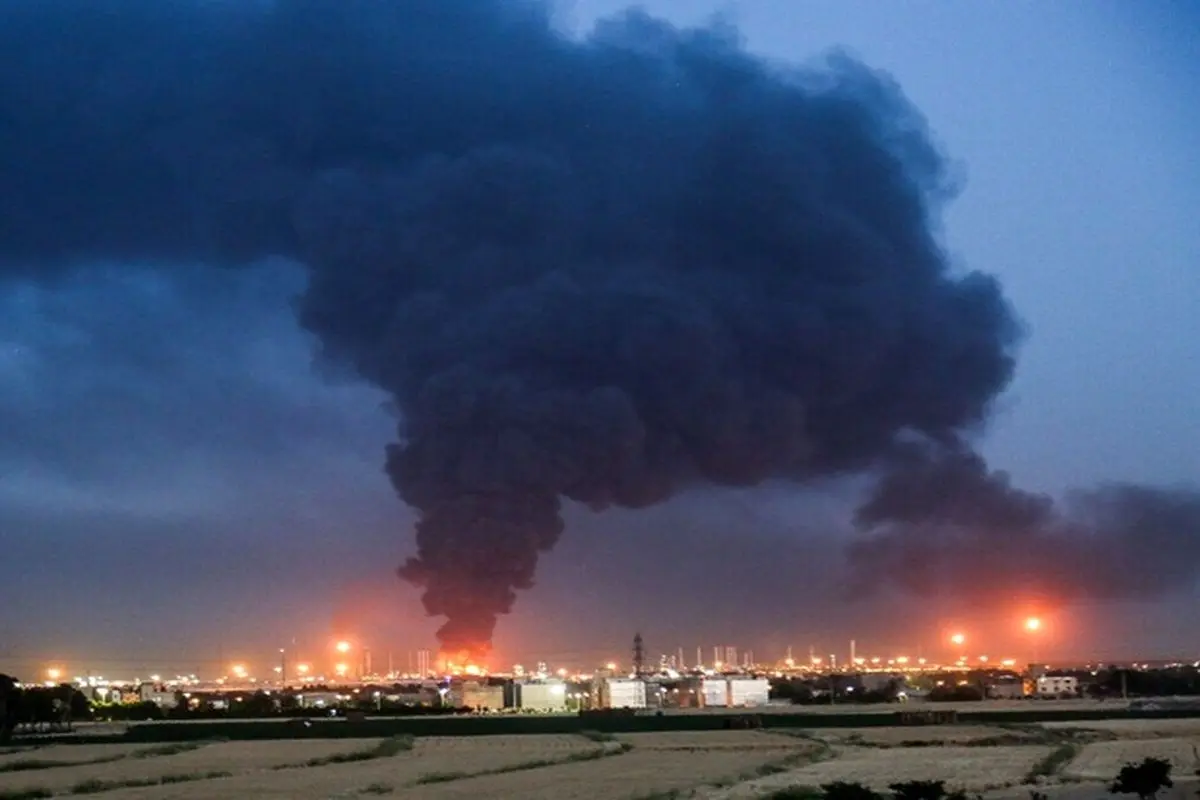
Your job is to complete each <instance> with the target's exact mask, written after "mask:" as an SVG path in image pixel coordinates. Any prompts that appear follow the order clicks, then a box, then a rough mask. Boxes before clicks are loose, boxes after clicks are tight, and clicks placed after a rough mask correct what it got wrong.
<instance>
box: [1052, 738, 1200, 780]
mask: <svg viewBox="0 0 1200 800" xmlns="http://www.w3.org/2000/svg"><path fill="white" fill-rule="evenodd" d="M1198 746H1200V739H1162V738H1153V739H1118V740H1116V741H1112V742H1095V743H1093V744H1089V745H1088V746H1086V747H1085V748H1083V751H1082V752H1081V753H1080V754H1079V755H1078V756H1076V757H1075V758H1074V759H1073V760H1072V761H1071V764H1070V765H1069V766H1068V767H1067V768H1066V770H1064V774H1065V775H1067V776H1069V777H1073V778H1082V779H1092V780H1107V779H1109V778H1112V776H1113V775H1115V774H1116V773H1117V770H1119V769H1120V768H1121V766H1122V765H1123V764H1128V763H1129V762H1131V761H1141V760H1142V759H1143V758H1146V757H1153V758H1165V759H1167V760H1168V761H1170V762H1171V764H1172V765H1173V766H1174V768H1175V774H1176V775H1191V774H1193V773H1194V772H1195V770H1196V767H1197V766H1200V763H1198V762H1200V758H1198V757H1197V747H1198Z"/></svg>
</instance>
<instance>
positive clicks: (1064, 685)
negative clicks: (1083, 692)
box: [1037, 675, 1079, 697]
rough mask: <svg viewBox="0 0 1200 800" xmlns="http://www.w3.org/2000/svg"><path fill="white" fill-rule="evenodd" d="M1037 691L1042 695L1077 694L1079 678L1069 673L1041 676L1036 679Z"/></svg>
mask: <svg viewBox="0 0 1200 800" xmlns="http://www.w3.org/2000/svg"><path fill="white" fill-rule="evenodd" d="M1037 693H1038V694H1039V695H1041V696H1043V697H1057V696H1059V695H1064V694H1071V695H1073V694H1078V693H1079V679H1078V678H1076V677H1074V676H1071V675H1061V676H1045V677H1041V678H1038V679H1037Z"/></svg>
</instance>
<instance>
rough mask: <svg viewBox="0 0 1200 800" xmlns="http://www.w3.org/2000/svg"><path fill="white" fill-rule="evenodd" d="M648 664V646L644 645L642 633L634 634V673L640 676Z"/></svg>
mask: <svg viewBox="0 0 1200 800" xmlns="http://www.w3.org/2000/svg"><path fill="white" fill-rule="evenodd" d="M645 666H646V648H645V647H644V646H643V645H642V634H640V633H635V634H634V635H633V674H634V675H638V676H640V675H641V674H642V671H643V670H644V669H645Z"/></svg>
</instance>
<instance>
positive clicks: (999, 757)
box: [709, 746, 1054, 800]
mask: <svg viewBox="0 0 1200 800" xmlns="http://www.w3.org/2000/svg"><path fill="white" fill-rule="evenodd" d="M1052 752H1054V748H1053V747H1042V746H1016V747H953V746H951V747H938V748H929V749H921V750H908V749H903V748H894V749H880V748H874V747H871V748H848V749H846V750H843V751H842V752H841V753H840V754H839V757H837V758H834V759H830V760H826V761H820V762H817V763H813V764H808V765H806V766H803V767H799V768H798V769H793V770H789V771H788V772H785V773H780V774H778V775H772V776H769V777H766V778H761V779H757V780H754V781H750V782H747V783H743V784H740V785H738V786H735V787H733V788H732V789H730V790H726V791H722V792H717V793H710V794H709V796H710V797H713V798H718V797H719V798H728V799H729V800H733V798H750V797H757V796H759V795H761V794H764V793H766V792H768V791H770V790H776V789H783V788H786V787H789V786H820V785H821V784H825V783H833V782H834V781H857V782H860V783H864V784H867V785H868V786H871V787H872V788H875V789H879V790H884V789H886V788H887V787H888V786H889V785H890V784H892V783H896V782H898V781H911V780H944V781H945V782H946V784H947V786H949V787H952V788H963V789H967V790H968V791H983V790H985V789H991V788H995V787H1000V786H1007V785H1010V784H1016V783H1020V782H1021V781H1022V780H1023V779H1024V778H1025V776H1026V775H1028V774H1029V773H1030V771H1032V770H1033V768H1034V767H1035V766H1037V765H1038V764H1039V763H1040V762H1042V760H1043V759H1045V758H1046V757H1047V756H1048V755H1049V754H1051V753H1052Z"/></svg>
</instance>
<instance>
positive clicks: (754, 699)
mask: <svg viewBox="0 0 1200 800" xmlns="http://www.w3.org/2000/svg"><path fill="white" fill-rule="evenodd" d="M770 697H771V683H770V681H768V680H767V679H766V678H730V679H729V705H731V706H765V705H766V704H767V703H768V702H769V701H770Z"/></svg>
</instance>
